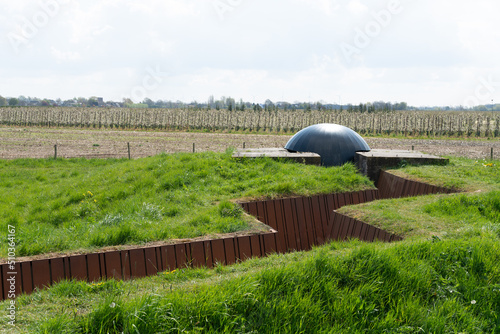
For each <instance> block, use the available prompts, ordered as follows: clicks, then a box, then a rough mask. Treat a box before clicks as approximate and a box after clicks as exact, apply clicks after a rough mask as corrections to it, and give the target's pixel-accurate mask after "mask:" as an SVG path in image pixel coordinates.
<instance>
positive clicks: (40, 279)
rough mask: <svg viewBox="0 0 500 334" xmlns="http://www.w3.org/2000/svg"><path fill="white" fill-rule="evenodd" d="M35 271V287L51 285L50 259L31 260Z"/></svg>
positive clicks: (41, 287) (40, 287)
mask: <svg viewBox="0 0 500 334" xmlns="http://www.w3.org/2000/svg"><path fill="white" fill-rule="evenodd" d="M31 269H32V272H33V288H38V289H43V288H44V287H46V286H50V284H51V281H50V262H49V260H36V261H33V262H31Z"/></svg>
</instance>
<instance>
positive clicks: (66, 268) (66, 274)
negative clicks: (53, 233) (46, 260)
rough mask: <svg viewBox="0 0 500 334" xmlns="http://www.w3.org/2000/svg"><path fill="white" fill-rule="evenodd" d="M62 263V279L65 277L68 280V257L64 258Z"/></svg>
mask: <svg viewBox="0 0 500 334" xmlns="http://www.w3.org/2000/svg"><path fill="white" fill-rule="evenodd" d="M62 259H63V262H64V277H66V278H67V279H68V280H70V279H71V275H70V272H69V257H68V256H65V257H63V258H62Z"/></svg>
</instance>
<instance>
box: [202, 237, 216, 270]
mask: <svg viewBox="0 0 500 334" xmlns="http://www.w3.org/2000/svg"><path fill="white" fill-rule="evenodd" d="M203 246H204V248H205V263H206V266H207V267H208V268H213V267H214V262H213V260H212V243H211V241H210V240H205V241H203Z"/></svg>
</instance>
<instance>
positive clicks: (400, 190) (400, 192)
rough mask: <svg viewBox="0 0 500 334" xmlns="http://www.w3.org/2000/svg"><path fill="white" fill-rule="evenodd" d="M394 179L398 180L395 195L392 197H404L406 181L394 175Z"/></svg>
mask: <svg viewBox="0 0 500 334" xmlns="http://www.w3.org/2000/svg"><path fill="white" fill-rule="evenodd" d="M393 178H395V180H396V189H395V194H393V195H392V197H393V198H401V197H404V191H405V184H406V180H404V179H402V178H400V177H398V176H394V175H393Z"/></svg>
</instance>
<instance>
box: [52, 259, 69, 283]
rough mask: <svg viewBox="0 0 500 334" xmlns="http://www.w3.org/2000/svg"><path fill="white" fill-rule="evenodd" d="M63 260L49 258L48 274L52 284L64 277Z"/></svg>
mask: <svg viewBox="0 0 500 334" xmlns="http://www.w3.org/2000/svg"><path fill="white" fill-rule="evenodd" d="M64 271H65V270H64V260H63V259H62V258H61V257H60V258H55V259H50V274H51V279H52V284H54V283H57V282H60V281H61V280H63V279H65V278H66V277H65V276H64Z"/></svg>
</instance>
